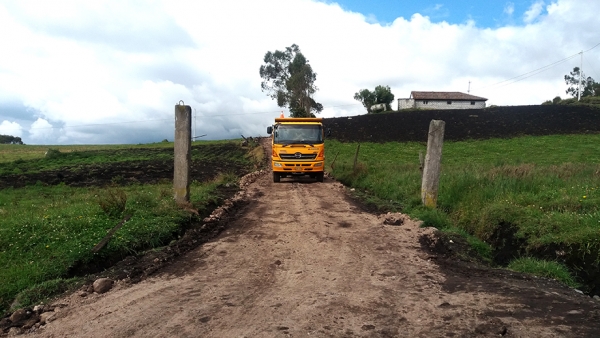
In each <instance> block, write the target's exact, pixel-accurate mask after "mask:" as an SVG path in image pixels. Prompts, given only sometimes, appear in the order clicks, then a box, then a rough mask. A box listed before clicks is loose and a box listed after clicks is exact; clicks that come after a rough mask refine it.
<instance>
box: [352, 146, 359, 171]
mask: <svg viewBox="0 0 600 338" xmlns="http://www.w3.org/2000/svg"><path fill="white" fill-rule="evenodd" d="M359 150H360V143H359V144H358V145H357V146H356V154H354V165H353V166H352V171H354V172H355V171H356V163H357V162H358V151H359Z"/></svg>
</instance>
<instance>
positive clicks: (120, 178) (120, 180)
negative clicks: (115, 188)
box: [110, 175, 125, 185]
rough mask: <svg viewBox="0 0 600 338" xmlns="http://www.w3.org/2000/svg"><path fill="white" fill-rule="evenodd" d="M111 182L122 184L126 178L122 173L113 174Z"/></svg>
mask: <svg viewBox="0 0 600 338" xmlns="http://www.w3.org/2000/svg"><path fill="white" fill-rule="evenodd" d="M110 182H111V183H112V184H113V185H122V184H123V183H125V178H124V177H123V176H122V175H117V176H113V177H112V178H111V179H110Z"/></svg>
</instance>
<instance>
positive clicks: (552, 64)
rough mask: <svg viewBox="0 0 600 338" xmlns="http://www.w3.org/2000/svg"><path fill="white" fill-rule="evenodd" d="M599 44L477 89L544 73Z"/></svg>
mask: <svg viewBox="0 0 600 338" xmlns="http://www.w3.org/2000/svg"><path fill="white" fill-rule="evenodd" d="M598 46H600V43H597V44H596V45H595V46H594V47H592V48H590V49H588V50H585V51H582V52H579V53H575V54H573V55H571V56H567V57H566V58H564V59H562V60H558V61H556V62H553V63H551V64H549V65H546V66H543V67H540V68H538V69H535V70H532V71H530V72H527V73H524V74H521V75H518V76H515V77H512V78H510V79H507V80H503V81H500V82H497V83H494V84H491V85H488V86H484V87H481V88H477V89H479V90H481V89H486V88H490V87H495V86H499V87H504V86H508V85H510V84H513V83H516V82H519V81H522V80H525V79H528V78H530V77H532V76H534V75H537V74H540V73H542V72H544V71H546V70H548V69H550V68H552V67H554V66H556V65H559V64H561V63H564V62H567V61H569V60H571V59H573V58H575V57H577V56H578V55H580V54H581V53H587V52H589V51H591V50H592V49H594V48H596V47H598ZM513 80H514V81H513ZM509 81H511V82H509ZM505 82H508V83H505ZM501 84H502V85H501ZM500 85H501V86H500Z"/></svg>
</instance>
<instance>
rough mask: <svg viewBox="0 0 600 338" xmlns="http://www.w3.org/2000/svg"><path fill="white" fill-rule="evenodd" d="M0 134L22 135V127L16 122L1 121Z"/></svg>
mask: <svg viewBox="0 0 600 338" xmlns="http://www.w3.org/2000/svg"><path fill="white" fill-rule="evenodd" d="M0 135H10V136H18V137H21V136H23V127H21V125H20V124H18V123H17V122H10V121H6V120H4V121H2V123H0Z"/></svg>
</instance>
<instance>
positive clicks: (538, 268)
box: [508, 257, 580, 288]
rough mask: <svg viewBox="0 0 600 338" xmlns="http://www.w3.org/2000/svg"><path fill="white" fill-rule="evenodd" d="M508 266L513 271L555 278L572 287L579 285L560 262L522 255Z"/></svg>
mask: <svg viewBox="0 0 600 338" xmlns="http://www.w3.org/2000/svg"><path fill="white" fill-rule="evenodd" d="M508 268H509V269H511V270H513V271H518V272H524V273H528V274H532V275H536V276H542V277H546V278H552V279H556V280H558V281H560V282H562V283H564V284H566V285H568V286H570V287H572V288H576V287H579V286H580V285H579V283H577V282H576V281H575V280H574V279H573V277H572V276H571V274H570V273H569V270H568V269H567V268H566V267H565V266H564V265H562V264H560V263H557V262H552V261H545V260H540V259H536V258H531V257H523V258H519V259H515V260H514V261H512V262H511V263H510V264H509V265H508Z"/></svg>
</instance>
